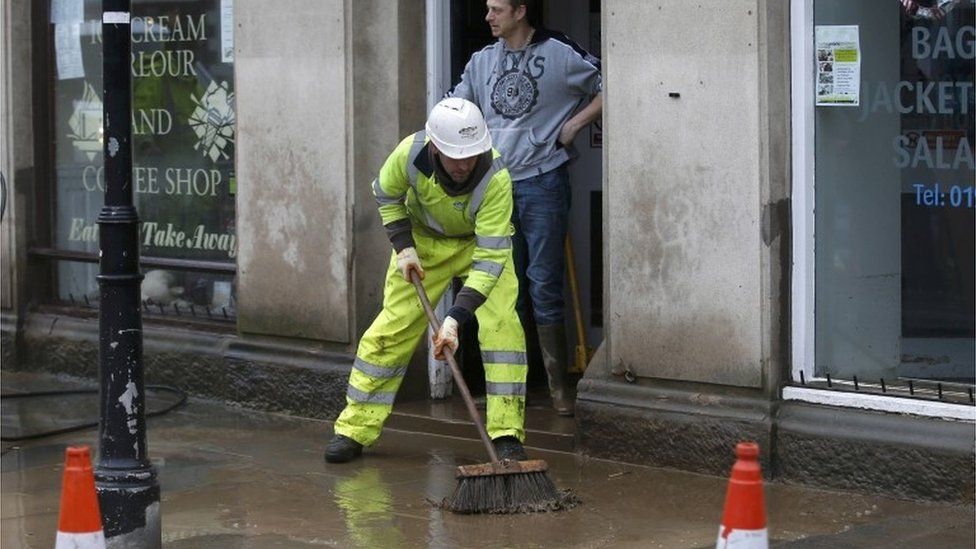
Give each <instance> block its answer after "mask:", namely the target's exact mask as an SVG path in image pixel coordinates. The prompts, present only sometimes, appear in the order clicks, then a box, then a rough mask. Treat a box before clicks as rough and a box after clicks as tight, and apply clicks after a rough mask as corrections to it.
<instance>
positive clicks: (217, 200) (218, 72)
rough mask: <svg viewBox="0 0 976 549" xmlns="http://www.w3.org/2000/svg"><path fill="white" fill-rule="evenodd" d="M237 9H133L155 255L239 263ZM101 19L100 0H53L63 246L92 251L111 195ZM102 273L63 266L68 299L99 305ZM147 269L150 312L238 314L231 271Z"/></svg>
mask: <svg viewBox="0 0 976 549" xmlns="http://www.w3.org/2000/svg"><path fill="white" fill-rule="evenodd" d="M232 10H233V3H232V0H204V1H200V0H194V1H141V0H135V1H133V2H132V19H131V29H132V59H131V68H132V133H133V136H132V138H133V139H132V152H133V154H132V158H133V176H132V184H133V190H134V200H135V205H136V207H137V209H138V212H139V217H140V219H141V221H142V224H141V227H140V245H141V253H142V255H143V256H144V257H153V258H171V259H181V260H204V261H209V262H213V261H219V262H230V263H233V262H235V260H236V259H235V258H236V249H237V246H236V244H237V243H236V230H235V225H234V223H235V215H234V195H235V193H236V181H235V177H234V134H235V129H236V118H235V108H234V49H233V16H232ZM100 20H101V2H100V1H97V0H85V1H84V2H78V1H76V0H52V1H51V24H52V31H53V35H54V41H53V45H54V47H53V52H54V56H55V59H54V60H53V63H52V67H53V71H54V74H53V75H52V80H53V89H54V105H53V108H54V129H53V136H54V139H53V153H52V154H53V159H54V164H55V168H54V173H55V179H56V193H55V194H56V204H55V206H54V208H55V215H54V225H55V227H54V228H55V230H54V234H55V235H56V236H55V246H56V247H57V248H59V249H63V250H74V251H84V252H92V253H97V251H98V225H97V224H96V222H95V220H96V218H97V216H98V213H99V210H100V208H101V206H102V203H103V192H104V176H103V170H102V162H103V160H102V94H103V91H102V55H101V54H102V52H101V48H102V43H101V22H100ZM97 270H98V267H97V265H93V264H82V263H71V262H61V263H60V264H59V267H58V290H57V292H58V297H59V298H60V299H62V300H73V301H81V300H85V299H87V300H88V302H89V303H91V302H93V301H94V300H96V299H97V297H98V287H97V284H96V282H95V275H96V274H97ZM144 271H145V274H146V280H145V281H144V282H143V298H144V299H145V300H147V302H148V304H149V305H150V308H149V309H148V310H149V311H150V312H160V311H163V312H167V313H172V312H173V311H175V310H176V309H179V308H182V309H184V310H187V311H189V310H190V309H191V307H190V306H191V305H192V306H193V310H194V314H195V312H196V311H199V312H200V314H201V315H204V314H206V312H205V311H206V310H207V308H211V309H213V310H214V311H219V313H220V314H219V315H218V316H220V317H223V316H224V314H225V313H227V314H232V313H233V311H234V284H233V276H232V275H231V274H223V273H218V274H213V273H203V272H198V271H194V270H185V269H159V268H147V269H144ZM160 306H162V307H160Z"/></svg>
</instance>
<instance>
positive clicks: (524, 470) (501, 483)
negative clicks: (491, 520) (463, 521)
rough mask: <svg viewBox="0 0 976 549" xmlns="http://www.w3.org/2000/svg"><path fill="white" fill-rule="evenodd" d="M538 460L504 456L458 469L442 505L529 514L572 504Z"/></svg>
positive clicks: (572, 499)
mask: <svg viewBox="0 0 976 549" xmlns="http://www.w3.org/2000/svg"><path fill="white" fill-rule="evenodd" d="M548 470H549V466H548V465H547V464H546V462H545V461H542V460H540V459H534V460H527V461H516V460H513V459H506V460H502V461H497V462H492V463H479V464H477V465H461V466H459V467H458V469H457V478H458V485H457V488H455V489H454V493H453V494H451V497H449V498H445V499H444V501H443V502H442V504H441V505H442V507H443V508H445V509H448V510H450V511H452V512H454V513H461V514H473V513H532V512H538V511H558V510H560V509H568V508H570V507H573V506H575V505H576V504H577V503H578V502H579V500H578V499H577V498H576V497H575V496H574V495H573V494H572V493H571V492H560V491H559V490H557V489H556V485H555V484H553V482H552V480H551V479H550V478H549V473H548V472H547V471H548Z"/></svg>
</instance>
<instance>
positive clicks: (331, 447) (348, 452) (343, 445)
mask: <svg viewBox="0 0 976 549" xmlns="http://www.w3.org/2000/svg"><path fill="white" fill-rule="evenodd" d="M362 453H363V445H362V444H360V443H358V442H356V441H355V440H353V439H351V438H349V437H347V436H343V435H336V436H334V437H332V440H330V441H329V444H328V446H326V447H325V461H327V462H329V463H345V462H347V461H352V460H354V459H356V458H358V457H359V456H361V455H362Z"/></svg>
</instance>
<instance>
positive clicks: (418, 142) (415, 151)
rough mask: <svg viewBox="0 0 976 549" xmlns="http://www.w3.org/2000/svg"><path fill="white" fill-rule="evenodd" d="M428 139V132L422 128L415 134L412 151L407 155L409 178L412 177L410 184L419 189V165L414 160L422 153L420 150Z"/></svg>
mask: <svg viewBox="0 0 976 549" xmlns="http://www.w3.org/2000/svg"><path fill="white" fill-rule="evenodd" d="M426 139H427V132H425V131H423V130H421V131H419V132H417V133H415V134H413V145H411V146H410V153H409V154H408V155H407V178H408V179H410V186H411V187H413V188H414V190H416V189H417V172H418V170H417V166H416V165H415V164H414V161H415V160H417V156H419V155H420V150H421V149H423V148H424V142H425V141H426Z"/></svg>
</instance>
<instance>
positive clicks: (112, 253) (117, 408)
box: [95, 0, 162, 548]
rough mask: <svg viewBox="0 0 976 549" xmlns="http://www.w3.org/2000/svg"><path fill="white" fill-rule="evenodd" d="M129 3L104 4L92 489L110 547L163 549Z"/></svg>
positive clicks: (110, 0) (113, 1)
mask: <svg viewBox="0 0 976 549" xmlns="http://www.w3.org/2000/svg"><path fill="white" fill-rule="evenodd" d="M129 8H130V0H103V2H102V11H103V13H102V55H103V65H102V66H103V73H102V74H103V82H104V95H103V98H104V107H103V111H102V123H103V126H104V136H103V139H104V149H105V206H104V207H102V211H101V212H100V213H99V215H98V225H99V247H100V252H99V254H100V256H101V260H100V269H99V272H100V274H99V275H98V277H97V278H98V285H99V289H100V292H101V301H100V305H99V317H98V326H99V377H100V380H101V386H100V393H99V411H100V413H101V422H100V425H99V447H98V460H97V465H96V467H95V486H96V489H97V491H98V500H99V506H100V507H101V511H102V522H103V525H102V526H103V528H104V530H105V537H106V540H107V541H108V544H109V546H110V547H113V546H114V547H146V548H158V547H161V546H162V534H161V530H160V513H159V482H158V481H157V480H156V472H155V470H154V469H153V467H152V464H151V463H150V462H149V458H148V455H147V451H146V415H145V403H146V398H145V389H144V384H143V364H142V312H141V311H140V309H139V306H140V294H141V291H140V288H141V284H142V274H141V273H140V272H139V215H138V213H136V209H135V207H134V206H133V203H132V119H131V111H132V81H131V74H132V69H131V61H130V51H131V33H130V26H129Z"/></svg>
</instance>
